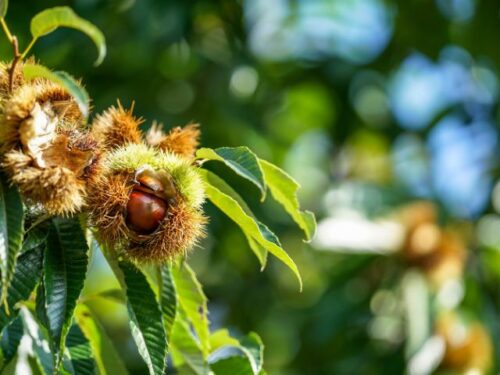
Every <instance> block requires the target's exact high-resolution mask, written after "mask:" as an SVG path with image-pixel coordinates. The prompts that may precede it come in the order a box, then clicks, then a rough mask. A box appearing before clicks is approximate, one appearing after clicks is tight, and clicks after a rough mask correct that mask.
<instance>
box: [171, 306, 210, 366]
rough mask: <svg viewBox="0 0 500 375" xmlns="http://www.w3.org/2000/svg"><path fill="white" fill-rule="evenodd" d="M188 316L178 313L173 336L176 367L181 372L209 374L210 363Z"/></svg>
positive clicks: (173, 357) (172, 349)
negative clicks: (192, 329)
mask: <svg viewBox="0 0 500 375" xmlns="http://www.w3.org/2000/svg"><path fill="white" fill-rule="evenodd" d="M186 319H187V317H186V316H185V314H184V313H183V312H182V313H180V314H177V317H176V319H175V322H174V325H173V328H172V338H171V342H170V344H171V352H172V359H173V362H174V365H175V367H176V368H177V370H178V371H179V373H180V374H196V375H208V374H209V368H208V364H207V362H206V360H205V357H204V355H203V352H202V349H201V346H200V344H199V343H198V341H196V339H195V338H194V337H193V335H192V334H191V330H190V327H189V324H188V323H187V321H186Z"/></svg>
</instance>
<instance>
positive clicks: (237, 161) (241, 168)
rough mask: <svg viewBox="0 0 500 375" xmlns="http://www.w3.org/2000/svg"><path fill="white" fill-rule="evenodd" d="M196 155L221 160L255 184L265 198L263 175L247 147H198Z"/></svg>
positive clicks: (253, 155)
mask: <svg viewBox="0 0 500 375" xmlns="http://www.w3.org/2000/svg"><path fill="white" fill-rule="evenodd" d="M196 157H198V158H201V159H208V160H218V161H221V162H223V163H224V164H226V165H227V166H228V167H229V168H231V169H232V170H233V171H235V172H236V173H237V174H239V175H240V176H242V177H244V178H246V179H247V180H249V181H250V182H252V183H253V184H255V186H257V187H258V188H259V190H260V191H261V194H262V200H264V199H265V197H266V184H265V182H264V175H263V172H262V169H261V167H260V165H259V160H258V159H257V156H255V154H254V153H253V152H252V151H251V150H250V149H249V148H248V147H244V146H242V147H220V148H216V149H211V148H200V149H199V150H198V151H197V152H196Z"/></svg>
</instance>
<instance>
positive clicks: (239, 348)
mask: <svg viewBox="0 0 500 375" xmlns="http://www.w3.org/2000/svg"><path fill="white" fill-rule="evenodd" d="M212 336H213V337H212V338H211V340H212V342H214V344H215V345H216V348H217V349H216V350H215V348H214V352H213V353H212V355H211V358H210V368H211V369H212V370H213V371H214V373H215V374H217V375H219V374H221V375H223V374H227V375H229V374H251V375H258V374H260V372H261V370H262V363H263V354H264V345H263V344H262V340H261V339H260V337H259V336H258V335H257V334H255V333H250V334H249V335H247V336H245V337H244V338H243V339H242V340H240V341H238V340H236V339H234V338H232V337H230V336H229V333H228V332H227V331H225V330H221V331H219V332H216V333H214V334H213V335H212Z"/></svg>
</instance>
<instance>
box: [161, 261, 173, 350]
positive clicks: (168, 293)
mask: <svg viewBox="0 0 500 375" xmlns="http://www.w3.org/2000/svg"><path fill="white" fill-rule="evenodd" d="M160 272H161V283H160V293H159V294H160V308H161V312H162V314H163V325H164V326H165V334H166V336H167V340H168V339H169V338H170V335H171V333H172V326H173V324H174V321H175V316H176V313H177V293H176V290H175V285H174V280H173V278H172V266H171V265H170V264H165V265H163V266H161V270H160Z"/></svg>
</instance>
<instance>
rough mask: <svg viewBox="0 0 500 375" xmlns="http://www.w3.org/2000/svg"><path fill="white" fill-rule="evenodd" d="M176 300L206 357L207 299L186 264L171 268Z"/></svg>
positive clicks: (207, 337) (207, 346) (207, 334)
mask: <svg viewBox="0 0 500 375" xmlns="http://www.w3.org/2000/svg"><path fill="white" fill-rule="evenodd" d="M172 276H173V279H174V282H175V287H176V291H177V299H178V301H179V305H180V306H181V307H182V309H183V311H184V312H185V314H186V316H187V318H188V319H189V321H190V322H191V324H192V325H193V328H194V330H195V332H196V335H197V338H198V340H199V342H200V346H201V350H202V352H203V355H204V357H205V358H206V357H207V356H208V350H209V337H210V331H209V329H208V324H209V323H208V308H207V297H206V296H205V294H204V293H203V289H202V287H201V284H200V282H199V281H198V279H197V278H196V275H195V273H194V271H193V270H192V269H191V268H190V267H189V265H188V264H187V263H183V264H182V265H181V266H180V267H173V268H172Z"/></svg>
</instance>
